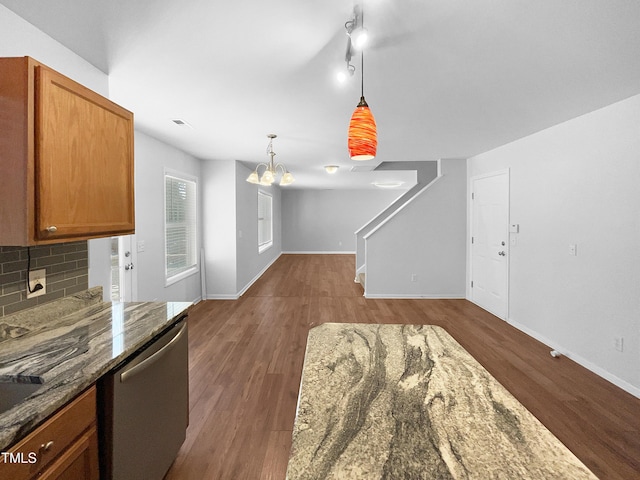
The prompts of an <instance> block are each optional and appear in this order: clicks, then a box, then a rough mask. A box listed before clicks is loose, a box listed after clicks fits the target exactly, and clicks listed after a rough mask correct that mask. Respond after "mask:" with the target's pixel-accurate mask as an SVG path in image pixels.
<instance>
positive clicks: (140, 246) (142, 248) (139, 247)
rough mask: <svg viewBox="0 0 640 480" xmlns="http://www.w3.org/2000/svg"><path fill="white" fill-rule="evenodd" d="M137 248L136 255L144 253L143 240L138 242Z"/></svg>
mask: <svg viewBox="0 0 640 480" xmlns="http://www.w3.org/2000/svg"><path fill="white" fill-rule="evenodd" d="M137 247H138V253H140V252H144V249H145V244H144V240H138V244H137Z"/></svg>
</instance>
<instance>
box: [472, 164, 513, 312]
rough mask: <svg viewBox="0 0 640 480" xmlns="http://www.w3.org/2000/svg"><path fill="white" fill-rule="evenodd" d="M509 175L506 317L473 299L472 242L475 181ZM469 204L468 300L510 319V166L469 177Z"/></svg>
mask: <svg viewBox="0 0 640 480" xmlns="http://www.w3.org/2000/svg"><path fill="white" fill-rule="evenodd" d="M505 174H506V175H507V225H506V231H507V241H506V246H505V248H506V250H507V258H506V259H505V260H506V263H507V266H506V269H507V272H506V285H505V299H506V302H507V305H506V309H505V317H504V318H502V317H501V316H500V315H498V314H497V313H496V312H492V311H490V310H488V309H486V308H485V307H483V306H481V305H478V304H477V303H476V302H474V301H473V290H472V287H471V282H472V280H473V246H472V243H471V239H472V237H473V236H474V230H473V226H474V206H473V197H472V196H473V184H474V182H475V181H477V180H482V179H484V178H490V177H495V176H498V175H505ZM468 188H469V190H468V202H469V203H468V205H469V235H468V237H467V247H468V248H467V250H468V257H467V258H468V265H469V269H468V271H469V277H468V278H467V292H468V294H467V300H469V301H470V302H472V303H473V304H475V305H478V306H479V307H480V308H482V309H483V310H486V311H487V312H489V313H491V314H492V315H495V316H496V317H498V318H500V319H502V320H504V321H507V322H508V321H509V318H510V317H509V314H510V307H511V298H510V285H511V278H510V276H511V233H510V230H509V224H510V222H511V171H510V169H509V168H504V169H501V170H494V171H491V172H486V173H481V174H478V175H474V176H473V177H470V178H469V185H468Z"/></svg>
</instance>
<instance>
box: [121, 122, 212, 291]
mask: <svg viewBox="0 0 640 480" xmlns="http://www.w3.org/2000/svg"><path fill="white" fill-rule="evenodd" d="M200 163H201V162H200V160H198V159H196V158H194V157H192V156H190V155H188V154H186V153H184V152H182V151H180V150H177V149H176V148H174V147H171V146H169V145H167V144H166V143H163V142H160V141H159V140H156V139H154V138H152V137H150V136H148V135H146V134H144V133H141V132H136V133H135V187H136V192H135V193H136V233H135V236H134V245H133V250H134V255H135V256H134V260H135V261H134V265H135V269H134V270H135V272H136V276H137V292H138V298H137V300H140V301H151V300H158V301H189V302H191V301H197V300H199V299H200V298H201V296H202V292H201V288H200V274H199V272H197V273H195V274H193V275H191V276H189V277H187V278H184V279H182V280H180V281H178V282H176V283H174V284H172V285H169V286H165V250H164V173H165V169H169V170H171V171H173V172H176V173H181V174H185V175H187V176H190V177H195V178H196V182H197V190H198V197H199V199H201V198H202V183H203V182H202V181H201V178H200V177H201V174H200ZM201 205H202V204H201V201H198V203H197V208H198V213H199V215H198V217H199V218H198V224H199V227H200V229H199V232H198V236H199V239H198V245H200V244H201V242H200V237H201V235H202V230H203V228H202V206H201ZM138 241H143V242H144V251H143V252H136V250H137V249H136V242H138ZM198 252H199V249H198Z"/></svg>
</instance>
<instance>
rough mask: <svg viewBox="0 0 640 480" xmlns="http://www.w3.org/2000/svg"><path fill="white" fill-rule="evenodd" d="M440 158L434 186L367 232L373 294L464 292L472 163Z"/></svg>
mask: <svg viewBox="0 0 640 480" xmlns="http://www.w3.org/2000/svg"><path fill="white" fill-rule="evenodd" d="M440 162H441V163H440V169H441V176H440V177H439V178H438V179H436V180H435V181H434V182H433V183H432V184H431V186H430V187H429V188H427V189H426V190H425V191H424V192H423V193H422V194H420V195H418V196H416V197H415V198H414V200H413V201H412V202H410V203H408V204H407V205H405V207H404V208H403V209H402V210H400V211H399V212H398V213H397V214H396V215H395V216H393V217H391V218H390V219H389V220H388V221H387V222H386V223H384V224H382V225H381V226H380V227H379V228H378V229H377V230H375V231H373V232H372V233H371V234H369V235H368V236H365V243H366V246H365V256H366V260H365V263H366V282H365V284H366V287H365V294H366V296H367V298H373V297H382V298H389V297H392V298H393V297H398V298H421V297H424V298H464V294H465V245H466V236H467V235H466V201H465V198H466V194H465V191H466V176H467V173H466V172H467V165H466V160H460V159H442V160H441V161H440ZM412 275H415V281H413V280H412Z"/></svg>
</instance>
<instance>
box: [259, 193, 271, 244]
mask: <svg viewBox="0 0 640 480" xmlns="http://www.w3.org/2000/svg"><path fill="white" fill-rule="evenodd" d="M260 195H264V196H265V197H269V199H270V201H271V240H269V241H268V242H265V243H263V244H262V245H260V244H258V253H259V254H260V253H263V252H266V251H267V250H269V249H270V248H271V247H272V246H273V195H271V194H270V193H267V192H263V191H262V190H258V199H259V198H260ZM259 202H260V200H258V203H259ZM258 210H259V208H258Z"/></svg>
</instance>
